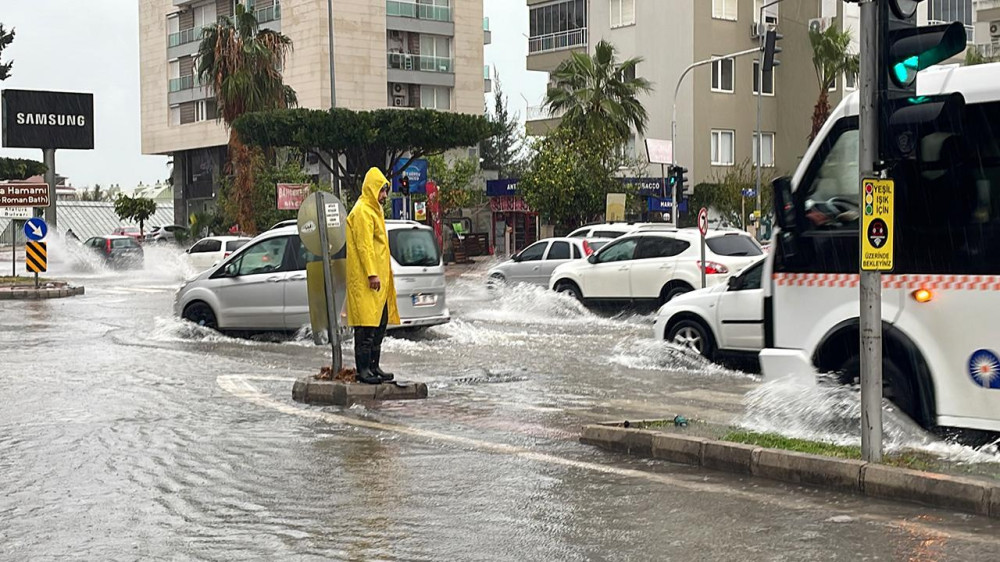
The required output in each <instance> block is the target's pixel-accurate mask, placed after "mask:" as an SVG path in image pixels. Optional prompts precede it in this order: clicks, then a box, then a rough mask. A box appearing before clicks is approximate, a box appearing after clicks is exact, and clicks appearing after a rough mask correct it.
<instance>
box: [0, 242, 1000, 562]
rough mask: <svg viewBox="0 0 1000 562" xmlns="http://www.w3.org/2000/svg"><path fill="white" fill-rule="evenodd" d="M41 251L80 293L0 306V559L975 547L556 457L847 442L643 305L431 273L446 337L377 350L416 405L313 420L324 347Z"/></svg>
mask: <svg viewBox="0 0 1000 562" xmlns="http://www.w3.org/2000/svg"><path fill="white" fill-rule="evenodd" d="M49 253H50V256H51V257H50V260H51V261H52V268H53V270H54V271H53V273H52V275H53V276H58V277H62V278H68V279H71V280H73V281H75V282H77V283H80V284H83V285H85V286H86V288H87V292H86V294H85V295H84V296H82V297H77V298H72V299H61V300H52V301H42V302H12V301H0V365H2V367H0V475H2V478H0V559H3V560H62V559H65V558H78V559H83V560H159V559H163V560H233V559H280V560H330V559H343V560H442V559H451V560H674V559H676V560H723V559H725V560H842V559H851V560H876V559H881V560H900V559H902V560H997V559H1000V542H998V541H997V539H996V538H995V537H996V536H997V532H998V531H1000V524H998V523H995V522H993V521H990V520H987V519H984V518H980V517H975V516H968V515H962V514H954V513H949V512H945V511H940V510H933V509H927V508H921V507H918V506H909V505H902V504H896V503H891V502H880V501H873V500H869V499H865V498H860V497H857V496H850V495H842V494H836V493H831V492H825V491H817V490H812V489H806V488H800V487H797V486H786V485H781V484H777V483H772V482H768V481H764V480H757V479H749V478H740V477H736V476H732V475H727V474H721V473H715V472H711V471H701V470H698V469H694V468H691V467H686V466H680V465H673V464H669V463H663V462H654V461H648V460H642V459H632V458H628V457H624V456H622V455H619V454H615V453H608V452H605V451H601V450H598V449H595V448H592V447H588V446H585V445H582V444H580V443H579V442H578V436H579V429H580V426H581V425H583V424H585V423H591V422H595V421H604V420H620V419H640V418H664V417H672V416H674V415H676V414H683V415H685V416H687V417H690V418H697V419H702V420H705V421H708V422H715V423H744V424H746V425H748V426H754V427H760V428H767V427H775V428H779V429H780V428H782V427H784V428H799V429H802V430H804V429H803V428H808V427H811V426H815V425H816V424H817V423H819V424H829V429H828V430H823V429H820V430H819V431H820V432H821V433H822V432H825V433H826V434H831V435H835V436H836V435H847V436H849V435H850V431H851V429H850V427H849V426H850V423H846V422H845V421H844V420H845V419H849V418H850V417H851V416H853V413H851V412H849V411H846V410H845V409H844V408H845V406H844V404H846V403H847V402H849V400H848V399H847V398H843V397H841V398H837V397H834V398H831V399H829V400H828V401H827V402H823V400H817V401H815V402H818V403H819V404H820V405H817V406H815V407H810V406H809V405H808V404H809V401H808V400H805V401H803V400H794V399H793V398H795V392H794V391H790V390H788V389H785V388H781V387H774V386H770V385H761V384H760V382H759V379H758V377H756V376H755V375H752V374H747V373H743V372H740V371H735V370H731V369H728V368H724V367H718V366H714V365H711V364H707V363H705V362H704V361H702V360H701V359H700V358H697V357H692V356H690V355H688V354H685V353H684V352H682V351H680V350H677V349H675V348H672V347H671V346H669V345H667V344H665V343H662V342H658V341H654V340H652V339H651V335H650V334H651V328H652V322H653V319H652V317H649V316H633V315H627V314H626V315H621V316H616V317H608V316H601V315H595V314H593V313H591V312H589V311H587V310H585V309H583V308H582V307H580V306H579V305H578V304H577V303H575V302H573V301H572V300H569V299H566V298H564V297H562V296H559V295H554V294H551V293H549V292H547V291H544V290H542V289H530V288H505V289H501V290H499V291H487V290H486V289H485V288H484V276H483V271H484V270H483V269H479V270H476V271H472V272H470V273H468V274H465V275H463V276H461V277H456V278H452V279H451V280H450V281H449V294H448V299H449V304H450V306H451V309H452V315H453V321H452V322H451V323H450V324H447V325H444V326H439V327H434V328H431V329H429V330H426V331H425V332H423V333H421V334H404V335H395V336H393V337H390V338H389V339H388V340H387V341H386V344H385V354H384V360H383V362H384V363H385V366H386V367H387V368H388V369H389V370H392V371H394V372H395V373H396V376H397V378H399V379H404V380H418V381H423V382H426V383H427V384H428V385H429V387H430V398H429V399H428V400H423V401H413V402H393V403H383V404H377V405H372V406H369V407H362V406H355V407H352V408H346V409H345V408H337V407H326V408H320V407H311V406H305V405H301V404H297V403H295V402H293V401H292V400H291V384H292V381H293V380H294V379H295V378H298V377H302V376H305V375H308V374H311V373H314V372H317V371H318V370H319V367H320V366H321V365H324V364H327V363H328V361H329V357H328V355H329V350H328V348H324V347H316V346H313V345H312V343H311V340H310V339H309V338H307V337H305V336H304V335H301V334H300V335H298V336H293V337H285V338H258V339H254V340H246V339H235V338H230V337H226V336H223V335H220V334H217V333H214V332H211V331H208V330H205V329H203V328H199V327H196V326H192V325H190V324H188V323H185V322H182V321H179V320H177V319H174V318H172V317H171V303H172V299H173V293H174V291H175V290H176V287H178V286H179V285H180V283H181V281H182V279H183V278H184V277H185V276H186V275H188V274H190V273H191V272H190V271H187V270H185V268H184V266H183V263H182V260H181V259H180V255H179V252H177V251H176V250H172V249H167V248H150V249H148V250H147V253H146V267H145V269H144V270H142V271H136V272H117V271H107V270H105V269H104V268H102V267H101V266H100V265H99V264H95V263H81V261H80V260H78V259H72V258H69V257H68V254H70V252H69V250H66V249H61V248H59V247H58V246H55V245H54V246H53V248H51V249H50V252H49ZM62 256H67V257H66V259H63V258H62ZM9 265H10V264H9V262H8V263H7V264H6V267H7V269H9ZM4 267H5V265H4V264H3V263H0V271H4ZM345 352H347V353H346V356H347V357H348V358H350V352H349V349H348V347H347V346H345ZM348 361H350V359H348ZM745 403H746V404H749V405H750V406H751V408H750V409H749V410H748V408H747V406H745ZM824 404H825V405H824ZM816 420H819V421H818V422H817V421H816ZM768 424H771V425H770V426H769V425H768ZM820 427H823V426H820ZM845 427H846V429H845ZM893 435H897V434H895V433H894V434H893ZM845 438H847V437H845ZM898 438H899V439H901V440H902V441H903V442H907V441H912V440H913V439H917V438H922V437H921V436H920V435H919V432H918V430H915V429H913V428H909V427H906V426H905V425H904V426H902V429H901V430H900V433H898ZM960 450H961V451H963V453H962V454H972V453H970V452H969V451H968V450H967V449H960ZM974 453H975V454H976V455H982V456H981V457H970V459H969V460H970V462H972V461H974V462H991V459H990V458H989V457H990V455H989V452H988V451H987V452H974ZM955 454H958V453H955Z"/></svg>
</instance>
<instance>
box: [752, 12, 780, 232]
mask: <svg viewBox="0 0 1000 562" xmlns="http://www.w3.org/2000/svg"><path fill="white" fill-rule="evenodd" d="M784 1H785V0H774V1H773V2H768V3H767V4H764V5H763V6H761V7H760V13H759V14H758V15H757V22H758V23H764V9H765V8H769V7H771V6H774V5H775V4H780V3H781V2H784ZM758 42H759V43H760V47H759V49H760V52H761V53H763V52H764V35H763V34H761V35H759V40H758ZM763 93H764V57H763V56H761V57H759V58H758V59H757V150H756V152H757V155H756V156H757V217H756V218H757V221H758V222H757V233H758V234H757V238H758V239H760V222H759V221H760V220H761V219H762V218H763V217H764V215H763V213H762V212H761V198H760V197H761V196H760V184H761V179H760V166H761V159H762V157H763V148H761V144H762V143H763V142H764V139H763V138H762V135H761V134H760V98H761V95H762V94H763Z"/></svg>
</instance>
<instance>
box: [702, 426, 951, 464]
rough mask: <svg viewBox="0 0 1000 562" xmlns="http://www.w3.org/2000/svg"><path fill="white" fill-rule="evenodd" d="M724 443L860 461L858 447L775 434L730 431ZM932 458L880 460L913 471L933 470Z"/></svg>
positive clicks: (906, 454) (910, 455) (908, 454)
mask: <svg viewBox="0 0 1000 562" xmlns="http://www.w3.org/2000/svg"><path fill="white" fill-rule="evenodd" d="M722 440H723V441H730V442H733V443H743V444H746V445H756V446H758V447H767V448H769V449H782V450H785V451H794V452H797V453H808V454H812V455H822V456H825V457H835V458H840V459H856V460H861V447H860V446H854V445H835V444H833V443H824V442H822V441H810V440H808V439H796V438H794V437H785V436H783V435H778V434H776V433H756V432H753V431H740V430H737V431H730V432H729V433H727V434H726V435H724V436H723V437H722ZM934 460H935V458H934V456H933V455H931V454H929V453H922V452H918V451H902V452H899V453H894V454H887V455H884V456H883V457H882V464H887V465H890V466H896V467H900V468H909V469H913V470H931V471H932V470H934V466H935V462H934Z"/></svg>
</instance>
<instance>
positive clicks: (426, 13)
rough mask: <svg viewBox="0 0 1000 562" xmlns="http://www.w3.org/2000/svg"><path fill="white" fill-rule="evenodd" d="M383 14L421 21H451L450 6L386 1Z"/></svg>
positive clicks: (394, 0)
mask: <svg viewBox="0 0 1000 562" xmlns="http://www.w3.org/2000/svg"><path fill="white" fill-rule="evenodd" d="M385 13H386V15H388V16H399V17H403V18H418V19H422V20H434V21H451V6H434V5H432V4H417V3H416V2H404V1H401V0H386V2H385Z"/></svg>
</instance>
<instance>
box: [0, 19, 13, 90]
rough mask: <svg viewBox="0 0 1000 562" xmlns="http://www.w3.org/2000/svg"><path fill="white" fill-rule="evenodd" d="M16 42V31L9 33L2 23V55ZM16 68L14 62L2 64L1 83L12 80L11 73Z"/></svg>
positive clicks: (0, 32) (0, 25)
mask: <svg viewBox="0 0 1000 562" xmlns="http://www.w3.org/2000/svg"><path fill="white" fill-rule="evenodd" d="M13 42H14V30H13V29H11V30H10V32H7V31H5V30H4V28H3V24H2V23H0V53H3V50H4V49H5V48H7V47H9V46H10V44H11V43H13ZM13 68H14V61H9V62H7V63H4V62H0V81H3V80H6V79H7V78H10V71H11V69H13Z"/></svg>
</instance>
